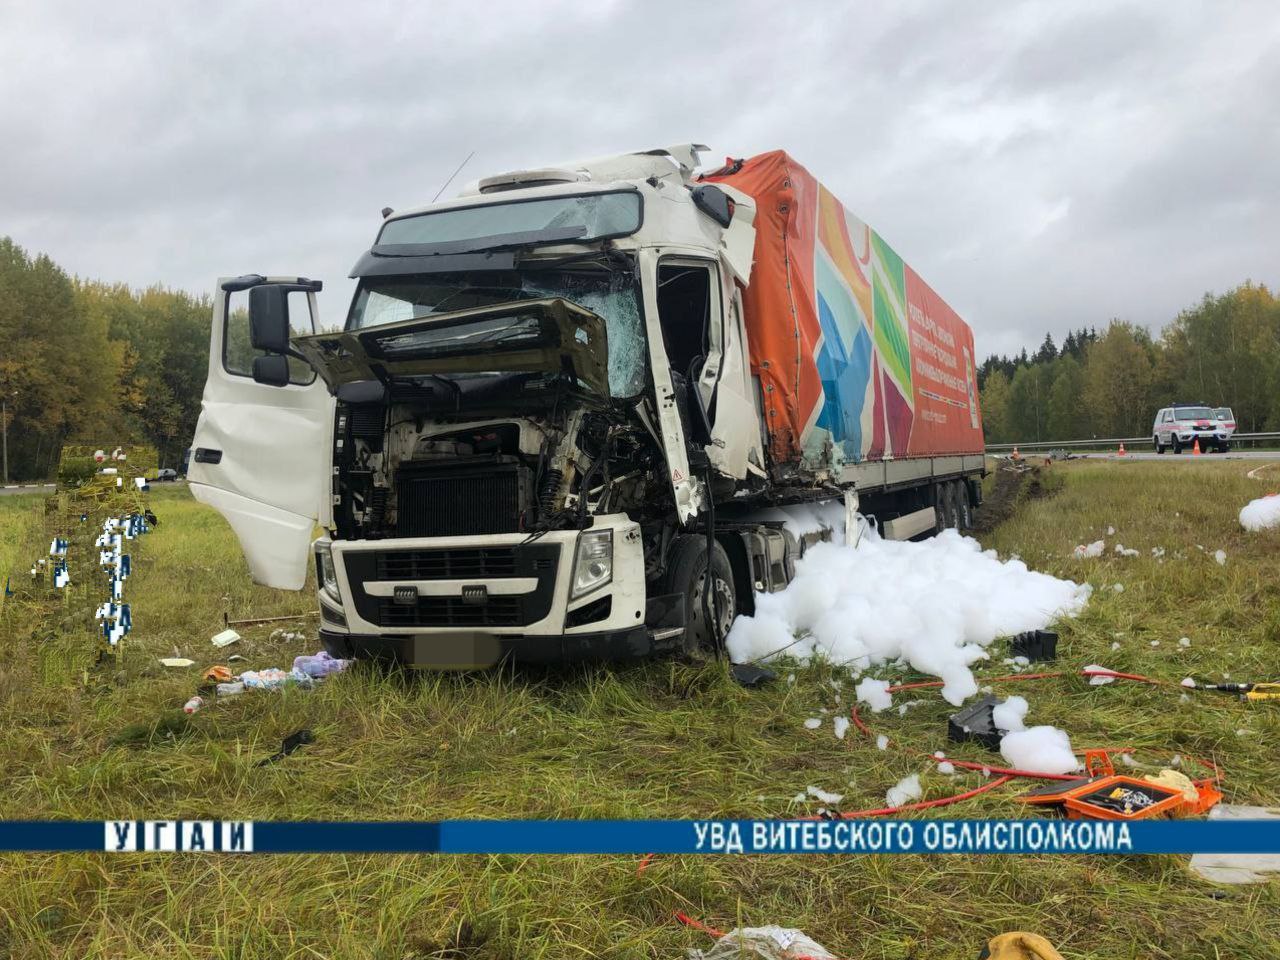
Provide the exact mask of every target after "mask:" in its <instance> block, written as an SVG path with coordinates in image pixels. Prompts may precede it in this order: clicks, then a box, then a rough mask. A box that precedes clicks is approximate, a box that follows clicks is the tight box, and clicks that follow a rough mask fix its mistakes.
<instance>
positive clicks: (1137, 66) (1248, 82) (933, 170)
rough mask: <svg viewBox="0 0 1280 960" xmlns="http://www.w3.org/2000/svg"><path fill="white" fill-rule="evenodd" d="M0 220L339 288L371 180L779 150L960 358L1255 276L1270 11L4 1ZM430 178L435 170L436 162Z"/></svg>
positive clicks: (393, 183)
mask: <svg viewBox="0 0 1280 960" xmlns="http://www.w3.org/2000/svg"><path fill="white" fill-rule="evenodd" d="M0 131H3V133H2V134H0V234H10V235H12V236H13V237H14V238H15V239H16V240H17V241H18V242H19V243H21V244H23V245H24V246H26V247H27V248H28V249H29V250H32V251H44V252H47V253H49V254H50V255H51V256H53V257H54V259H56V260H57V261H59V262H60V263H61V264H63V265H64V266H65V267H66V268H67V269H68V270H70V271H72V272H74V273H77V274H80V275H81V276H86V277H96V278H101V279H104V280H120V281H125V282H128V283H130V284H132V285H135V286H144V285H149V284H152V283H156V282H159V283H163V284H166V285H169V286H173V287H183V288H187V289H190V290H193V291H197V292H201V291H207V290H209V289H210V288H211V286H212V281H213V278H215V277H216V276H218V275H225V274H237V273H246V272H261V273H288V274H305V275H308V276H312V277H318V278H320V279H323V280H325V281H327V282H328V283H329V288H328V289H327V291H326V293H325V294H322V295H321V296H322V300H321V304H322V310H323V311H324V312H325V313H326V318H327V319H329V320H333V319H336V318H337V317H338V316H339V315H341V314H345V311H346V307H347V302H348V300H349V297H350V290H351V285H350V283H349V282H348V281H346V280H345V277H346V274H347V271H348V270H349V269H350V267H351V265H352V264H353V263H354V261H355V259H356V257H357V256H358V255H359V254H360V253H361V252H362V251H363V250H364V249H365V248H366V247H367V246H368V244H369V242H370V241H371V239H372V237H373V234H374V231H375V230H376V228H377V226H378V223H379V219H380V217H379V214H378V211H379V209H380V208H381V207H383V206H385V205H390V206H393V207H397V208H400V207H405V206H411V205H416V204H420V203H424V202H426V201H429V200H430V199H431V197H432V195H434V194H435V192H436V190H437V189H438V188H439V187H440V185H441V183H442V182H443V181H444V180H445V178H446V177H447V176H448V175H449V173H450V172H451V171H452V170H453V168H454V167H456V166H457V164H458V163H459V161H461V160H462V158H463V157H465V156H466V155H467V153H469V152H470V151H472V150H474V151H476V156H475V159H474V160H472V162H471V164H470V165H469V166H468V168H467V169H466V170H465V171H464V173H463V175H462V176H461V177H460V178H459V183H460V182H461V181H463V180H469V179H472V178H474V177H476V176H480V175H483V174H487V173H495V172H500V171H502V170H507V169H512V168H517V167H526V166H536V165H541V164H545V163H548V162H551V161H555V160H562V159H571V158H575V157H586V156H595V155H600V154H607V153H616V152H621V151H623V150H628V149H636V148H645V147H651V146H661V145H666V144H670V143H679V142H687V141H689V140H695V141H701V142H703V143H707V144H709V145H711V147H712V151H713V152H712V155H711V157H710V158H708V159H709V160H710V161H713V162H718V161H719V159H720V158H721V157H723V156H725V155H732V156H749V155H751V154H753V153H757V152H760V151H763V150H768V149H772V148H774V147H783V148H785V149H787V150H788V151H789V152H791V153H792V155H793V156H795V157H796V158H797V159H799V160H800V161H801V162H802V163H804V164H805V165H806V166H808V167H809V169H810V170H811V171H812V172H813V173H814V174H816V175H817V176H818V177H819V178H820V179H822V180H823V181H824V182H825V183H827V185H828V186H830V187H831V188H832V190H833V191H834V192H835V193H836V195H837V196H839V197H840V198H841V199H842V200H843V201H844V202H845V204H846V205H847V206H848V207H849V208H850V209H851V210H853V211H854V212H856V213H857V214H858V215H859V216H861V217H862V218H863V219H865V220H867V221H868V222H870V223H871V224H872V225H873V226H875V227H876V228H877V229H878V230H879V231H880V233H881V234H883V235H884V236H885V237H886V239H888V240H889V241H890V242H891V243H892V244H893V245H894V246H895V247H896V248H897V249H898V250H899V252H900V253H901V254H902V255H903V256H904V257H905V258H906V260H907V261H908V262H909V263H911V264H912V265H913V266H914V267H915V268H916V269H917V270H918V271H919V272H920V273H921V274H922V275H923V276H924V277H925V278H926V279H927V280H929V282H930V283H931V284H932V285H933V286H934V287H935V288H936V289H937V290H938V291H939V292H940V293H941V294H942V295H943V297H944V298H945V299H947V300H948V301H950V302H951V303H952V305H953V306H955V307H956V308H957V309H958V310H959V311H960V313H961V314H962V315H963V316H965V318H966V319H968V320H969V322H970V323H971V324H972V325H973V327H974V329H975V332H976V337H977V344H978V353H979V355H985V354H987V353H990V352H1009V351H1016V350H1018V349H1020V348H1021V347H1022V346H1023V345H1024V344H1025V345H1027V346H1029V347H1033V346H1034V345H1035V344H1036V343H1038V342H1039V340H1040V339H1041V338H1042V337H1043V336H1044V333H1045V331H1046V330H1050V331H1052V332H1053V333H1054V336H1055V338H1056V339H1060V338H1061V335H1062V334H1063V333H1065V331H1066V330H1067V329H1068V328H1071V327H1075V326H1081V325H1088V324H1097V325H1102V324H1103V323H1105V322H1106V320H1107V319H1108V318H1109V317H1112V316H1118V317H1122V318H1126V319H1130V320H1134V321H1137V322H1140V323H1144V324H1148V325H1150V326H1152V327H1153V328H1156V329H1158V328H1159V327H1160V326H1161V325H1162V324H1164V323H1165V322H1167V321H1168V320H1169V319H1170V318H1172V317H1173V316H1174V315H1175V314H1176V313H1177V311H1178V310H1179V309H1180V308H1182V307H1184V306H1187V305H1189V304H1191V303H1192V302H1193V301H1195V300H1196V299H1197V298H1198V297H1199V296H1200V295H1201V294H1202V293H1203V292H1205V291H1206V290H1215V291H1222V290H1225V289H1227V288H1229V287H1232V286H1234V285H1236V284H1237V283H1239V282H1241V281H1243V280H1244V279H1246V278H1252V279H1254V280H1255V281H1261V282H1266V283H1268V284H1269V285H1272V286H1273V287H1274V286H1277V285H1280V242H1278V241H1280V210H1277V205H1278V203H1280V7H1277V5H1276V4H1274V3H1269V2H1258V3H1233V4H1229V3H1182V2H1178V3H1169V2H1151V3H1118V2H1116V3H1111V2H1108V3H1074V2H1073V3H1062V2H1060V0H1053V2H1045V3H1039V2H1036V3H1008V4H1005V3H977V4H975V3H959V2H951V3H941V2H937V3H930V2H908V3H901V2H895V3H850V4H844V5H837V4H834V3H822V4H805V3H794V4H779V3H777V2H771V3H753V2H743V0H739V2H736V3H733V4H719V3H717V4H710V3H708V4H699V3H695V2H691V0H686V2H684V3H680V4H674V3H658V2H644V3H609V2H598V0H597V2H592V3H583V2H581V0H575V2H569V3H558V2H545V0H539V2H536V3H528V2H521V3H510V4H487V3H484V2H470V3H459V4H453V3H429V4H428V3H406V2H402V3H376V2H362V3H359V4H355V3H352V4H349V5H339V4H334V3H327V4H321V3H317V2H311V3H278V4H272V3H265V2H253V3H248V2H246V3H229V2H228V3H217V4H209V3H202V4H194V3H186V2H176V0H167V2H162V3H143V2H132V0H131V2H128V3H101V2H93V3H87V2H86V3H69V2H68V3H61V2H30V3H26V2H14V0H0ZM459 183H455V184H454V185H453V186H452V187H450V190H449V191H448V192H447V193H446V196H449V195H452V193H453V191H454V189H455V188H456V187H457V186H458V185H459Z"/></svg>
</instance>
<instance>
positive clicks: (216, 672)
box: [203, 664, 231, 683]
mask: <svg viewBox="0 0 1280 960" xmlns="http://www.w3.org/2000/svg"><path fill="white" fill-rule="evenodd" d="M203 676H204V679H205V681H206V682H207V683H226V682H227V681H228V680H230V679H231V668H230V667H224V666H222V665H221V664H217V665H215V666H212V667H210V668H209V669H208V670H206V671H205V672H204V674H203Z"/></svg>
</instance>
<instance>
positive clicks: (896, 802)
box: [884, 773, 923, 807]
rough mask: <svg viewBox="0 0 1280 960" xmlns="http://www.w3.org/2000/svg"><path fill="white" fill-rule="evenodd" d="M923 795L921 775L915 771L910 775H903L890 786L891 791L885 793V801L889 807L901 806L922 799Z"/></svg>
mask: <svg viewBox="0 0 1280 960" xmlns="http://www.w3.org/2000/svg"><path fill="white" fill-rule="evenodd" d="M922 795H923V791H922V790H921V789H920V775H919V774H917V773H913V774H911V776H909V777H903V778H902V779H901V780H899V781H898V782H897V783H896V784H894V785H893V786H892V787H890V788H889V792H888V793H886V794H885V795H884V803H885V806H887V807H900V806H902V805H903V804H905V803H910V802H911V801H912V800H918V799H920V797H921V796H922Z"/></svg>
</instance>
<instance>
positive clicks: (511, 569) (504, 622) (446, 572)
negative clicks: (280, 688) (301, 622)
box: [342, 543, 560, 628]
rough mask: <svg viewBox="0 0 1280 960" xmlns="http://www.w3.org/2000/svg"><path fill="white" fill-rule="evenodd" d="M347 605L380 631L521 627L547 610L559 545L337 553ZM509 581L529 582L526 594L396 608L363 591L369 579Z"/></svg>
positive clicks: (432, 600)
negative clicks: (346, 588) (533, 582)
mask: <svg viewBox="0 0 1280 960" xmlns="http://www.w3.org/2000/svg"><path fill="white" fill-rule="evenodd" d="M342 556H343V563H344V564H345V566H346V570H347V583H348V584H349V585H350V587H351V594H352V598H351V599H352V603H353V604H354V605H355V608H356V611H357V612H358V613H359V614H360V616H361V618H362V619H364V620H367V621H369V622H370V623H373V624H376V625H378V626H380V627H401V628H404V627H464V628H465V627H472V628H475V627H522V626H528V625H529V624H531V623H536V622H537V621H539V620H541V619H542V618H543V617H545V616H546V615H547V614H548V613H550V612H551V601H552V597H553V596H554V593H555V585H556V568H557V566H558V565H559V560H560V546H559V545H558V544H555V543H530V544H516V545H513V546H509V547H481V548H444V549H426V550H394V549H387V550H352V551H346V552H344V553H343V555H342ZM513 577H519V578H533V579H535V580H536V581H537V586H536V587H535V588H534V589H533V591H532V592H530V593H522V594H514V595H508V594H502V595H498V596H489V597H486V598H485V599H484V601H483V602H480V603H465V602H463V599H462V597H461V596H445V597H426V596H424V597H418V598H417V600H416V601H415V602H414V603H412V604H398V603H396V602H395V601H394V599H392V598H391V597H375V596H371V595H369V594H368V593H366V592H365V589H364V585H365V584H366V583H369V582H372V581H379V582H383V583H402V582H405V581H414V580H469V581H474V582H475V583H477V584H484V583H486V582H492V581H494V580H503V579H510V578H513Z"/></svg>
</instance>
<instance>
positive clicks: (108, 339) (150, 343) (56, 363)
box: [0, 237, 211, 482]
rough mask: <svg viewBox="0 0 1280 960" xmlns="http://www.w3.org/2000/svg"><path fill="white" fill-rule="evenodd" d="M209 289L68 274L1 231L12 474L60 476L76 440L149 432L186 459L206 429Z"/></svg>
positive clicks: (0, 387) (161, 448)
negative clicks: (139, 286) (200, 427)
mask: <svg viewBox="0 0 1280 960" xmlns="http://www.w3.org/2000/svg"><path fill="white" fill-rule="evenodd" d="M210 314H211V302H210V301H209V299H208V297H196V296H192V295H191V294H189V293H186V292H184V291H181V290H167V289H165V288H163V287H160V286H154V287H150V288H148V289H146V290H132V289H130V288H129V287H128V286H126V285H124V284H110V283H101V282H98V281H92V280H81V279H78V278H75V277H71V276H68V274H67V272H66V271H65V270H63V269H62V268H61V267H59V266H58V265H57V264H56V263H55V262H54V261H53V260H52V259H50V258H49V257H48V256H46V255H44V254H38V255H36V256H32V255H30V254H28V253H27V251H26V250H24V249H23V248H22V247H21V246H19V245H18V244H17V243H15V242H14V241H13V240H11V239H10V238H8V237H3V238H0V396H3V398H4V408H5V411H6V412H7V421H8V424H7V425H8V451H9V477H10V480H11V481H12V482H19V481H22V480H26V479H43V478H47V477H51V476H53V475H54V473H55V472H56V471H57V463H58V455H59V452H60V450H61V447H62V444H63V443H64V442H66V441H69V440H75V439H89V440H94V441H100V442H110V441H113V440H115V441H118V442H133V443H139V442H145V443H150V444H152V445H154V446H155V447H156V450H157V452H158V454H159V458H160V465H161V466H176V465H178V464H180V463H181V461H182V456H183V453H184V452H185V450H186V448H187V445H188V443H189V441H190V439H191V436H192V434H193V433H194V432H195V426H196V418H197V417H198V416H199V414H200V397H201V394H202V392H203V388H204V380H205V373H206V370H207V366H208V355H209V318H210Z"/></svg>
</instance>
